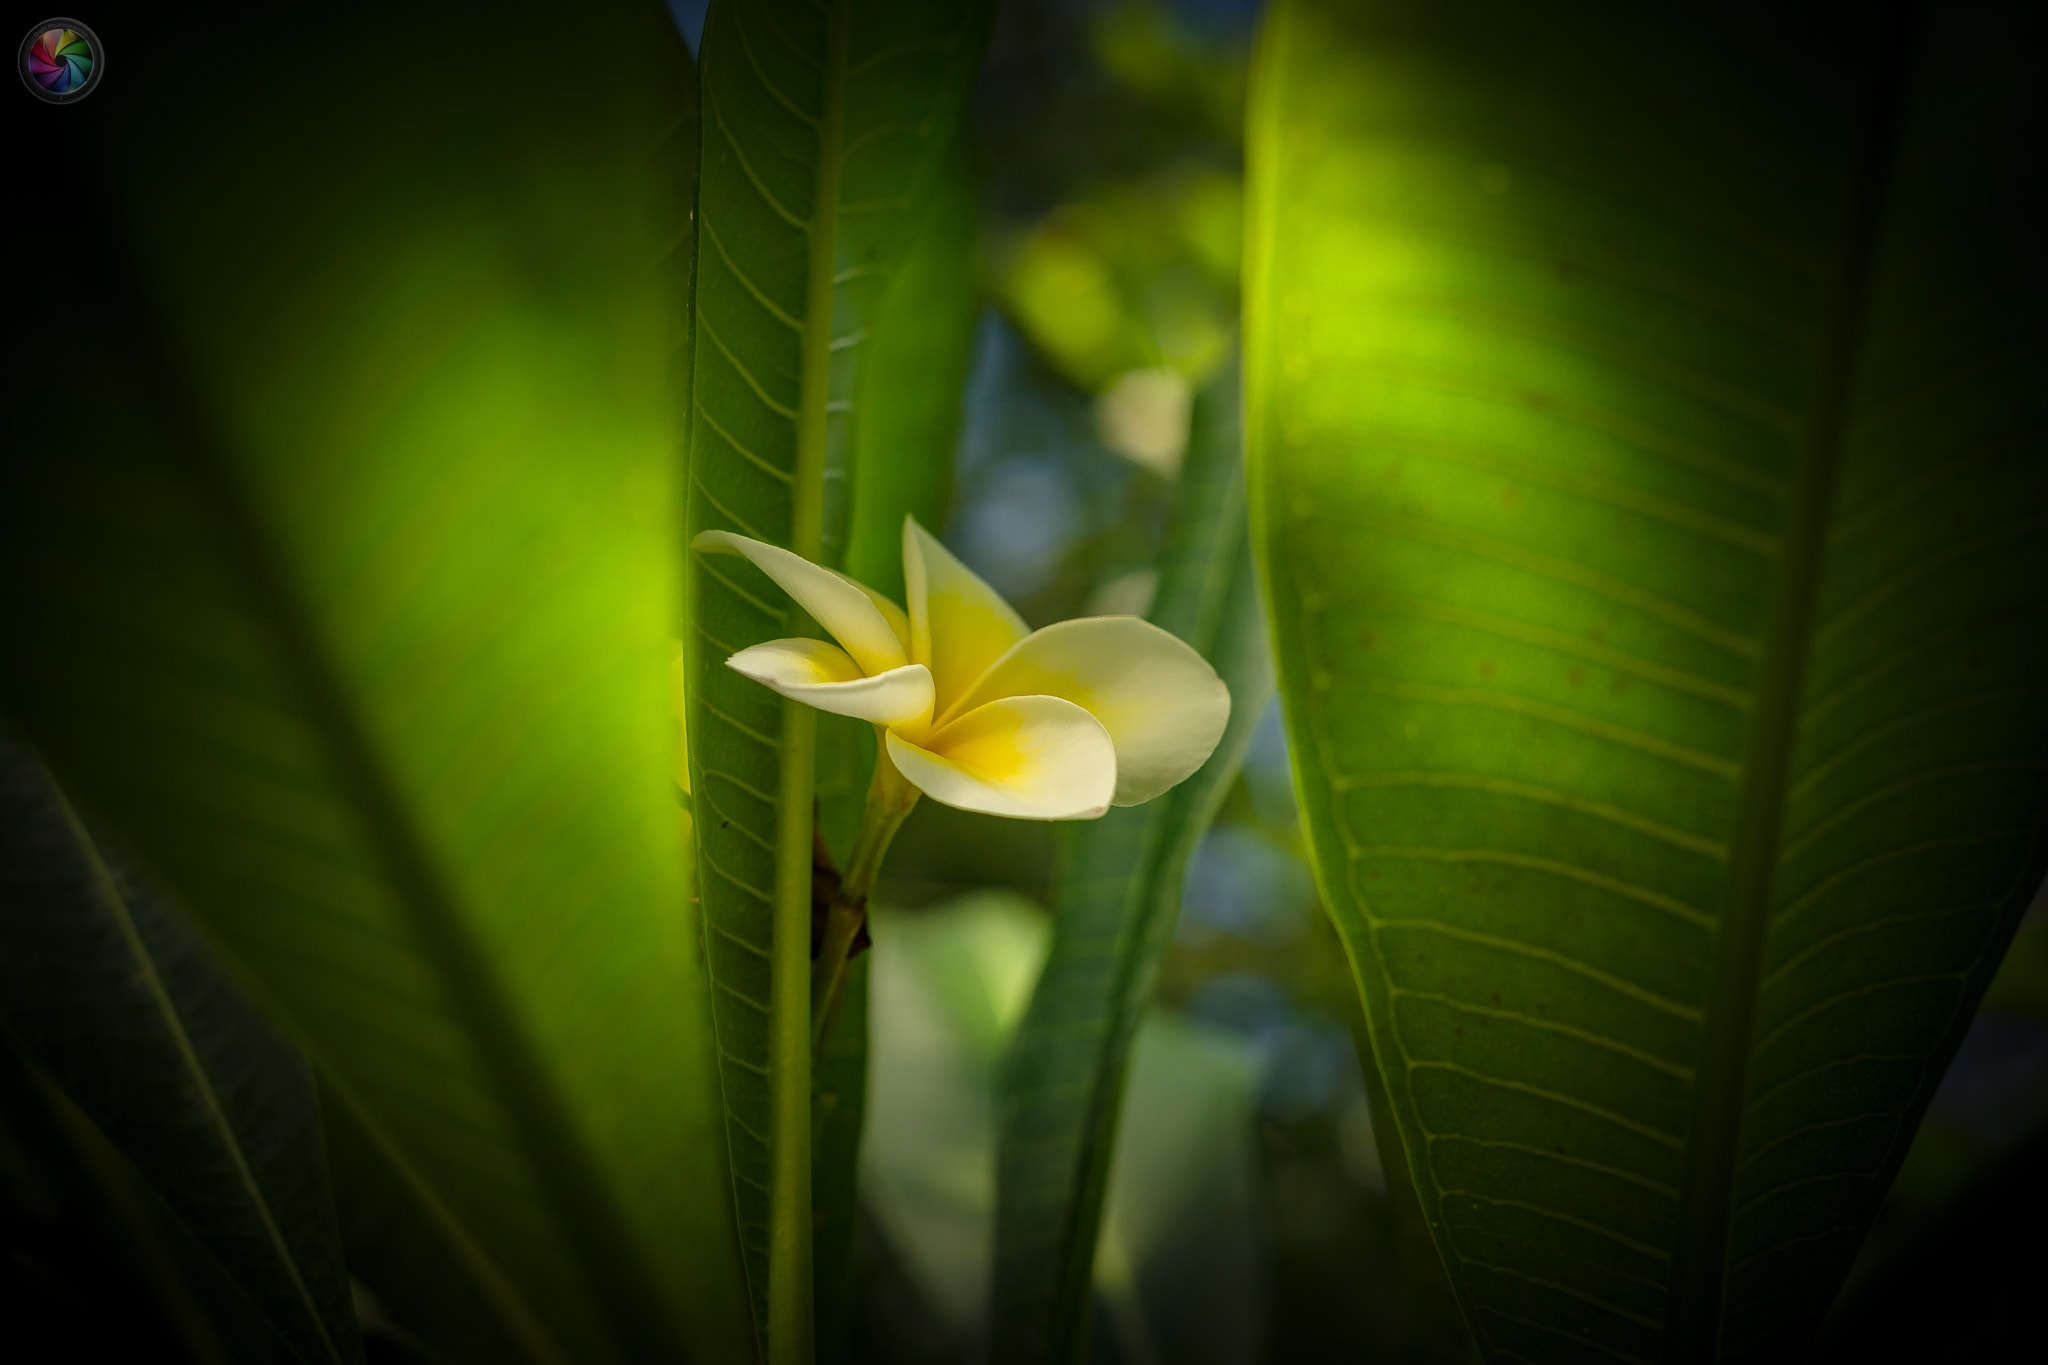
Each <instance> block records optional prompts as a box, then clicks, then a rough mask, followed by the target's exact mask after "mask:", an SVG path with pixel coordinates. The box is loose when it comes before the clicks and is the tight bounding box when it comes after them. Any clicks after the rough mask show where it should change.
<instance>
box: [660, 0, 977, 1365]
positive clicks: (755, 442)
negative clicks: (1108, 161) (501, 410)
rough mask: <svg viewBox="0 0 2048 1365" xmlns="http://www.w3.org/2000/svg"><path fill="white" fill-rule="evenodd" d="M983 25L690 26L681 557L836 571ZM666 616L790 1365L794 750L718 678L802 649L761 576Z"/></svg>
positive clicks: (750, 1265) (728, 1018) (778, 1349)
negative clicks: (906, 287) (811, 565)
mask: <svg viewBox="0 0 2048 1365" xmlns="http://www.w3.org/2000/svg"><path fill="white" fill-rule="evenodd" d="M987 17H988V16H987V6H986V4H983V3H971V2H969V0H922V2H921V3H904V4H889V5H884V4H862V5H855V4H854V3H852V0H834V3H831V4H825V5H819V4H812V3H808V2H807V0H734V3H731V4H725V5H719V6H716V7H714V9H713V11H712V13H711V15H710V18H709V21H708V23H707V25H706V28H705V33H704V41H703V46H702V49H701V68H700V69H701V74H702V78H703V89H704V125H703V139H704V141H703V158H702V176H701V179H700V183H699V192H698V211H699V223H700V228H701V240H700V245H699V249H698V264H697V294H696V298H697V316H696V329H697V348H696V360H695V366H696V377H695V381H694V389H693V399H692V401H693V405H694V416H693V426H692V439H691V468H690V489H689V511H688V515H687V523H688V527H687V529H688V533H689V535H691V536H693V537H694V536H695V535H697V534H698V533H700V532H702V531H705V530H709V529H719V530H728V531H737V532H739V533H741V534H743V535H748V536H752V537H754V538H756V539H759V540H765V541H769V542H772V543H774V544H777V545H783V546H787V547H789V548H791V549H793V550H795V551H796V552H797V553H799V554H801V555H804V556H805V557H807V558H810V559H813V560H817V561H820V562H823V563H828V564H838V563H839V562H841V561H842V560H843V558H844V555H845V547H846V536H847V521H848V516H849V513H850V492H851V489H850V479H851V478H852V475H853V471H852V470H851V469H850V467H849V463H850V460H849V456H850V445H851V442H850V440H849V422H848V413H849V410H850V409H851V407H852V404H853V402H854V399H855V396H856V393H857V387H856V384H855V378H856V374H857V371H858V366H859V362H860V360H861V357H862V351H863V347H864V346H865V345H866V342H867V340H868V338H867V335H866V331H865V329H866V327H867V326H868V325H869V324H870V323H872V322H873V320H874V315H875V310H876V306H877V303H878V300H879V299H880V297H881V295H882V292H883V290H884V289H885V288H886V286H887V284H888V281H889V278H890V276H891V273H892V272H893V270H894V268H895V264H896V261H897V259H898V258H899V256H900V254H901V252H902V250H903V247H904V244H905V242H906V241H907V240H909V238H910V237H911V236H912V235H913V234H914V231H915V228H916V225H917V224H918V222H919V221H920V219H921V217H922V216H923V214H924V213H925V211H926V202H927V200H928V198H929V192H930V189H931V186H932V183H933V179H934V177H935V176H936V174H937V171H938V165H939V159H940V154H941V152H942V150H943V149H944V147H945V145H946V142H947V139H948V138H949V136H950V134H951V130H952V126H953V124H954V122H955V120H956V118H957V115H958V111H959V108H960V105H961V102H962V100H963V99H964V97H965V94H966V90H967V86H968V83H969V82H970V80H971V79H972V77H973V73H974V70H975V68H976V66H977V64H978V63H979V61H980V56H981V46H982V41H983V34H984V31H985V28H986V24H987ZM690 615H691V639H690V643H689V648H688V649H687V652H686V655H687V660H688V672H689V708H688V711H689V714H688V724H689V739H690V743H689V750H690V763H691V790H692V792H693V795H694V799H695V801H696V803H697V820H696V828H697V845H698V847H697V854H698V863H699V877H698V885H699V894H700V897H701V900H702V904H703V908H704V917H705V924H706V944H707V948H708V952H709V959H710V973H711V981H712V985H713V997H712V1007H713V1011H714V1017H715V1021H716V1029H717V1035H718V1050H719V1056H720V1070H721V1078H722V1081H723V1089H724V1097H725V1106H726V1124H727V1139H728V1144H729V1148H730V1152H731V1165H732V1188H733V1194H734V1201H735V1204H736V1207H737V1209H738V1217H739V1226H740V1240H741V1244H742V1246H743V1248H744V1250H745V1255H746V1265H747V1279H748V1284H749V1287H750V1290H751V1292H752V1296H753V1305H754V1312H755V1321H756V1325H757V1327H758V1329H759V1330H760V1331H761V1332H762V1334H763V1335H764V1336H765V1337H766V1338H767V1350H768V1352H769V1355H770V1358H771V1359H776V1360H795V1359H801V1358H804V1357H806V1356H808V1354H809V1353H810V1351H811V1348H812V1322H811V1274H812V1267H811V1217H812V1208H811V1195H810V1173H811V1164H810V1126H811V1121H812V1116H811V1081H810V1042H809V1040H810V1000H809V953H808V943H809V924H810V884H811V842H812V833H813V828H814V817H813V795H814V792H815V791H816V786H815V778H816V774H815V771H814V763H815V759H816V752H817V738H816V736H817V728H816V724H815V714H814V713H812V712H810V711H808V710H806V709H804V708H801V707H798V706H796V705H795V704H794V703H789V704H782V703H779V702H778V701H777V699H776V698H775V697H774V695H773V694H772V693H769V692H768V691H766V690H765V689H763V688H762V687H760V686H759V685H758V684H755V683H752V682H749V681H747V680H746V679H744V678H741V677H739V676H738V675H737V674H734V673H732V672H730V671H729V670H727V669H726V668H725V667H724V661H725V659H726V657H727V656H729V655H731V654H732V653H734V652H735V651H737V650H739V649H742V648H745V647H746V646H748V645H752V644H756V643H759V642H760V641H762V640H766V639H770V638H773V637H776V636H786V635H790V634H795V633H802V632H804V631H806V630H807V629H809V627H807V626H805V625H804V624H803V621H802V619H801V613H800V612H793V611H792V609H791V608H790V607H789V606H788V604H787V603H786V601H785V600H784V599H783V598H782V595H781V593H780V592H779V591H778V590H776V589H775V588H774V587H773V586H772V585H770V584H768V582H767V580H766V579H765V578H763V577H761V576H760V575H758V574H756V573H754V571H753V570H751V569H749V568H747V567H746V566H744V565H743V564H741V563H739V562H738V561H736V560H732V559H720V560H717V561H715V562H714V561H713V560H711V559H708V558H707V557H705V556H701V555H699V556H695V557H694V558H693V560H692V569H691V576H690ZM833 742H834V743H838V741H833ZM840 757H841V758H842V759H843V758H844V754H843V751H842V752H841V754H840ZM844 766H845V764H844V763H843V762H841V763H838V764H836V765H835V769H838V768H843V767H844Z"/></svg>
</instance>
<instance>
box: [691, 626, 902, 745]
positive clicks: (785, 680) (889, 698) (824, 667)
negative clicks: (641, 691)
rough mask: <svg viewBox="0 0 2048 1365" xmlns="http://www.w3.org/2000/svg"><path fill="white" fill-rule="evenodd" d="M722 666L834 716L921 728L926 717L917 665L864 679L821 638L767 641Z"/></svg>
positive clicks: (856, 667)
mask: <svg viewBox="0 0 2048 1365" xmlns="http://www.w3.org/2000/svg"><path fill="white" fill-rule="evenodd" d="M725 662H726V666H727V667H728V668H731V669H733V670H734V671H735V672H739V673H744V674H746V675H747V676H748V677H749V678H752V679H753V680H754V681H755V682H757V683H763V684H765V685H767V686H769V687H772V688H774V689H775V690H776V691H777V692H780V693H781V694H782V695H783V696H785V697H789V698H791V699H792V700H795V701H800V702H802V703H803V704H804V705H806V706H815V707H817V708H818V709H819V710H820V711H830V712H832V713H833V714H834V715H839V716H854V717H857V718H858V719H860V720H871V721H873V722H875V723H876V724H877V725H902V724H906V723H909V724H923V723H924V722H926V721H928V720H929V719H930V718H931V714H932V675H931V672H930V670H928V669H926V668H925V666H924V665H923V664H905V665H903V667H901V668H892V669H890V670H889V671H887V672H886V673H877V674H874V675H873V676H868V675H865V674H863V673H862V672H861V671H860V665H859V664H857V663H855V662H854V661H853V660H852V659H851V658H850V657H848V655H847V653H846V651H845V650H843V649H841V648H839V647H838V646H837V645H829V644H826V643H825V642H824V641H823V640H770V641H769V642H768V643H767V644H764V645H755V646H753V647H752V648H750V649H743V650H741V651H740V652H739V653H737V654H735V655H733V656H732V657H731V658H730V659H727V660H726V661H725Z"/></svg>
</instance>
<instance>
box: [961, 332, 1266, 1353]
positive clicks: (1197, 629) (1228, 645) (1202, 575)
mask: <svg viewBox="0 0 2048 1365" xmlns="http://www.w3.org/2000/svg"><path fill="white" fill-rule="evenodd" d="M1237 378H1238V376H1237V368H1236V367H1235V366H1231V367H1229V368H1227V369H1226V370H1225V371H1224V373H1223V374H1222V375H1221V376H1219V377H1218V379H1217V380H1216V381H1215V382H1214V383H1213V384H1212V385H1211V386H1210V387H1209V388H1208V389H1207V390H1206V391H1204V393H1203V394H1202V395H1201V397H1200V399H1199V401H1198V402H1197V404H1196V408H1195V414H1194V419H1193V430H1192V432H1191V435H1190V440H1189V453H1188V459H1187V465H1186V468H1185V470H1184V471H1183V476H1182V478H1183V482H1182V486H1181V489H1180V494H1179V502H1178V506H1177V507H1176V509H1175V514H1174V516H1175V520H1174V524H1173V526H1172V528H1171V529H1170V531H1169V533H1168V540H1167V545H1166V549H1165V552H1164V554H1163V555H1162V558H1161V565H1160V578H1159V595H1158V599H1157V601H1156V602H1155V603H1154V605H1153V609H1152V612H1151V616H1150V619H1151V620H1152V622H1153V623H1154V624H1155V625H1158V626H1160V627H1162V628H1163V629H1166V630H1169V631H1171V632H1173V633H1174V634H1175V635H1177V636H1179V637H1180V638H1181V639H1183V640H1185V641H1187V642H1188V643H1189V644H1191V645H1193V646H1194V647H1195V648H1196V649H1198V650H1200V651H1201V652H1202V654H1203V655H1204V657H1206V658H1207V659H1208V660H1209V662H1210V663H1211V664H1212V665H1213V666H1214V667H1215V669H1216V671H1217V672H1218V674H1220V675H1221V676H1222V678H1223V680H1224V682H1225V683H1226V684H1227V685H1228V686H1229V688H1230V703H1231V705H1230V722H1229V726H1228V728H1227V729H1226V730H1225V731H1224V735H1223V738H1222V740H1221V742H1219V743H1218V744H1217V746H1216V750H1215V752H1214V753H1213V754H1211V755H1210V757H1209V760H1208V762H1206V763H1205V764H1203V766H1202V767H1201V768H1200V769H1199V770H1197V771H1196V772H1195V774H1194V775H1193V776H1192V777H1190V778H1188V779H1187V780H1186V781H1185V782H1183V783H1181V784H1180V785H1179V786H1177V787H1175V788H1173V789H1172V790H1171V791H1169V792H1167V793H1166V794H1165V795H1163V796H1160V797H1158V798H1156V799H1154V800H1153V801H1150V802H1148V803H1146V804H1145V805H1142V806H1130V807H1119V808H1116V809H1113V810H1111V811H1110V812H1109V813H1108V814H1107V815H1105V816H1103V817H1102V818H1101V819H1099V820H1090V821H1086V822H1083V823H1076V824H1073V825H1068V826H1063V827H1062V828H1061V829H1060V831H1059V838H1060V843H1061V847H1060V859H1061V862H1060V873H1059V879H1058V883H1057V888H1056V891H1055V904H1054V916H1055V922H1054V930H1053V939H1052V946H1051V949H1050V952H1049V955H1048V957H1047V959H1046V964H1045V969H1044V971H1043V973H1042V974H1041V975H1040V976H1039V978H1038V985H1037V988H1036V990H1035V991H1034V992H1033V994H1032V997H1031V1003H1030V1006H1029V1008H1028V1009H1027V1011H1026V1013H1025V1016H1024V1020H1023V1022H1022V1024H1021V1025H1020V1026H1019V1029H1018V1034H1017V1038H1016V1040H1015V1042H1013V1043H1012V1044H1011V1047H1010V1051H1009V1053H1008V1056H1007V1057H1006V1059H1005V1061H1004V1068H1003V1076H1002V1107H1001V1130H1000V1137H999V1139H998V1176H997V1212H996V1269H995V1286H994V1297H993V1303H992V1307H991V1309H990V1314H991V1328H990V1340H991V1346H992V1349H993V1351H994V1356H993V1358H994V1359H995V1360H997V1361H999V1362H1007V1361H1018V1362H1023V1361H1074V1360H1079V1359H1081V1358H1082V1355H1083V1353H1084V1352H1085V1350H1086V1347H1087V1325H1088V1308H1089V1301H1090V1295H1091V1288H1090V1283H1091V1281H1090V1276H1091V1272H1092V1271H1093V1269H1094V1265H1095V1245H1096V1237H1097V1233H1098V1230H1099V1229H1100V1226H1101V1222H1102V1202H1103V1195H1104V1191H1105V1188H1106V1182H1107V1181H1108V1179H1109V1171H1110V1164H1111V1157H1112V1155H1113V1153H1114V1150H1115V1139H1116V1131H1117V1114H1118V1109H1119V1107H1120V1105H1121V1103H1122V1098H1123V1091H1124V1077H1125V1073H1126V1070H1127V1064H1128V1062H1129V1058H1130V1049H1131V1040H1132V1038H1133V1037H1134V1036H1135V1034H1136V1031H1137V1028H1138V1024H1139V1021H1140V1019H1141V1018H1142V1017H1143V1014H1144V1011H1145V1007H1146V1005H1147V1004H1149V1003H1150V1001H1151V998H1152V988H1153V985H1154V983H1155V982H1156V980H1157V979H1158V974H1159V964H1160V962H1161V960H1162V959H1163V958H1164V956H1165V954H1166V947H1167V944H1168V943H1169V942H1171V941H1172V938H1173V926H1174V924H1175V923H1176V921H1177V920H1178V919H1179V916H1180V902H1181V889H1182V885H1183V883H1184V882H1185V881H1186V875H1187V865H1188V859H1189V858H1190V857H1191V856H1192V855H1193V853H1194V851H1195V846H1196V845H1197V844H1198V843H1200V842H1201V839H1202V835H1203V834H1205V833H1206V832H1207V831H1208V828H1209V825H1210V823H1211V822H1212V821H1213V820H1214V819H1215V817H1216V812H1217V810H1218V808H1219V807H1220V806H1221V805H1222V803H1223V797H1224V795H1225V793H1226V792H1227V791H1228V790H1229V788H1230V784H1231V783H1232V782H1233V781H1235V780H1236V778H1237V773H1238V769H1239V767H1240V766H1241V765H1242V763H1243V761H1244V752H1245V747H1246V745H1247V744H1249V743H1250V740H1251V733H1252V728H1253V726H1254V725H1256V723H1257V721H1258V718H1259V714H1260V712H1262V711H1263V710H1265V708H1266V704H1267V702H1268V700H1269V699H1270V698H1271V696H1272V687H1273V679H1272V664H1271V661H1270V656H1269V654H1268V651H1267V645H1266V641H1265V639H1264V624H1263V618H1262V616H1261V613H1260V610H1259V603H1258V591H1257V586H1256V584H1255V583H1254V581H1253V578H1252V563H1251V550H1250V546H1249V544H1248V543H1247V541H1246V534H1245V503H1244V493H1245V489H1244V474H1243V460H1242V449H1243V446H1242V442H1241V439H1240V433H1241V429H1242V428H1241V424H1240V421H1239V413H1240V408H1239V403H1238V393H1237V387H1238V385H1237Z"/></svg>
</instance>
